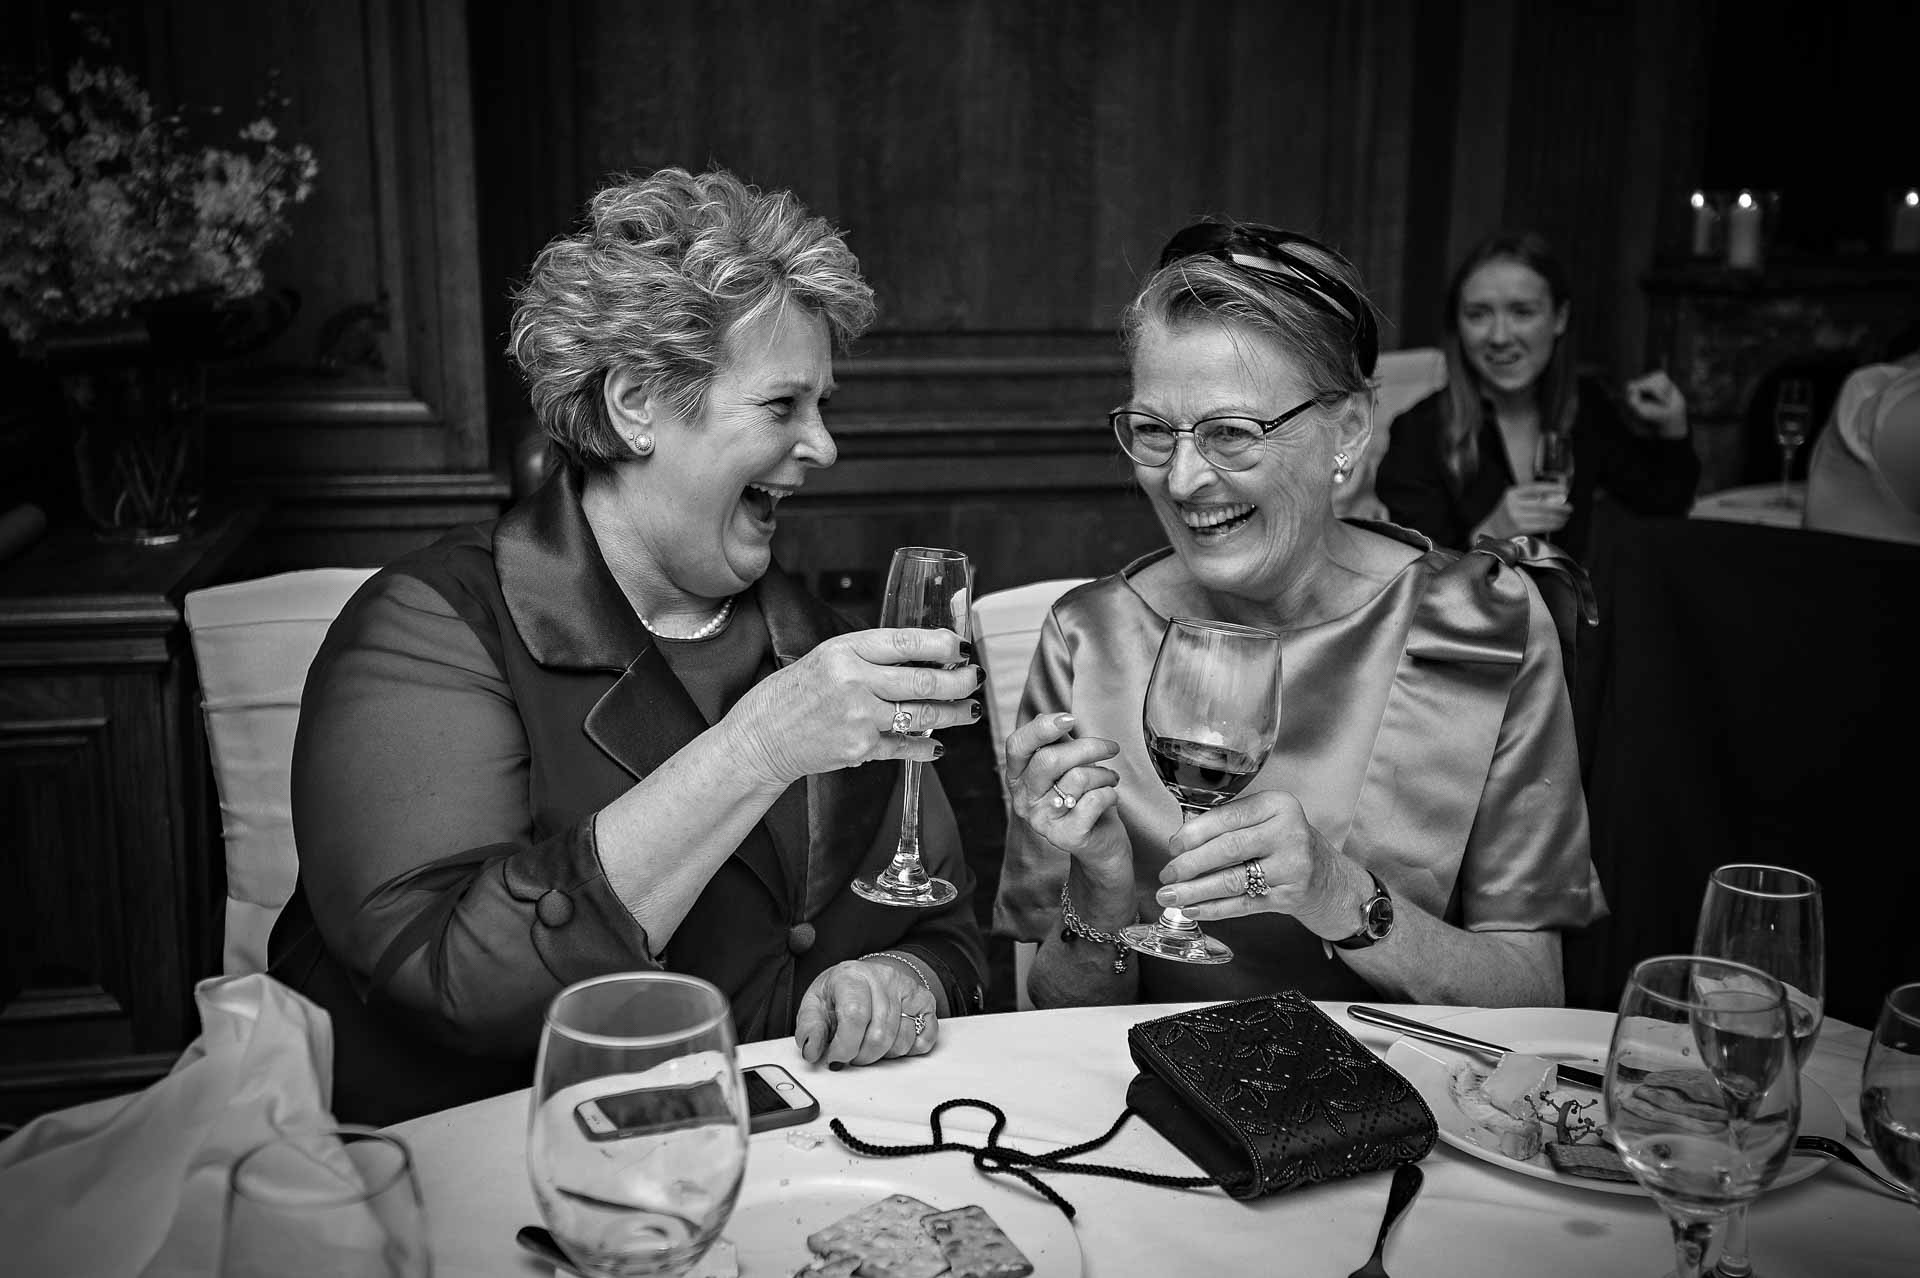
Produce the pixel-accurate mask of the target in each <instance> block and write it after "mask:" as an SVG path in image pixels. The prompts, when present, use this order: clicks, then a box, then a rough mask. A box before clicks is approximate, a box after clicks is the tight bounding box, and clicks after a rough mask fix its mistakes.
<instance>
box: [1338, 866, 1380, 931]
mask: <svg viewBox="0 0 1920 1278" xmlns="http://www.w3.org/2000/svg"><path fill="white" fill-rule="evenodd" d="M1367 876H1368V877H1369V878H1371V879H1372V880H1373V895H1372V896H1370V897H1368V898H1367V899H1366V901H1365V902H1363V903H1362V904H1361V906H1360V918H1361V922H1360V928H1359V930H1358V931H1356V932H1355V933H1354V934H1353V935H1352V936H1347V937H1342V938H1341V939H1340V940H1337V941H1335V942H1333V945H1334V948H1336V949H1342V950H1364V949H1366V948H1367V947H1368V946H1369V945H1372V944H1373V943H1374V942H1376V941H1382V940H1385V939H1386V937H1387V932H1388V931H1389V930H1391V929H1392V927H1393V916H1392V910H1393V894H1392V893H1391V892H1389V891H1387V885H1386V884H1384V883H1382V882H1381V881H1380V876H1379V875H1378V874H1375V873H1374V872H1373V871H1372V870H1368V871H1367ZM1383 900H1384V901H1385V902H1386V903H1387V911H1388V915H1387V925H1386V927H1385V928H1382V929H1381V930H1380V931H1379V932H1378V933H1377V934H1376V933H1375V931H1374V929H1373V917H1374V912H1375V908H1376V904H1375V903H1376V902H1379V901H1383Z"/></svg>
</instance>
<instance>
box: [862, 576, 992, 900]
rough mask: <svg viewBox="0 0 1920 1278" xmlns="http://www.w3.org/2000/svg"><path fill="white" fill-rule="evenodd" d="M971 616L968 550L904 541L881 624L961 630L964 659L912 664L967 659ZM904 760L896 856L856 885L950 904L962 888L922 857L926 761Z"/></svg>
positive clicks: (876, 893) (890, 896) (919, 732)
mask: <svg viewBox="0 0 1920 1278" xmlns="http://www.w3.org/2000/svg"><path fill="white" fill-rule="evenodd" d="M972 617H973V566H972V565H971V564H970V563H968V562H967V557H966V556H965V555H963V554H961V553H960V552H959V551H957V550H941V549H940V548H939V547H937V546H902V547H900V549H898V550H896V551H894V552H893V566H892V567H890V568H889V569H888V570H887V593H886V597H885V599H884V600H883V601H882V602H881V605H880V624H881V625H883V626H897V627H902V628H905V629H919V630H951V631H953V632H954V633H955V634H957V635H959V636H960V650H961V660H960V661H959V662H954V663H952V664H949V665H944V666H942V665H938V664H936V663H934V662H931V661H916V662H909V663H907V664H909V665H918V666H933V667H934V668H935V669H947V670H951V669H953V668H954V667H955V666H958V665H960V664H962V663H963V662H964V661H965V660H966V650H967V637H968V634H969V633H970V631H969V626H970V625H971V623H972ZM908 713H911V712H908ZM899 730H900V731H904V732H906V734H907V735H909V736H915V737H924V736H926V735H928V733H930V732H931V731H932V729H931V728H913V727H910V726H909V727H905V728H902V729H899ZM902 766H903V767H904V768H905V770H906V780H905V784H904V785H903V786H902V788H901V795H900V842H899V843H898V844H897V845H896V846H895V847H894V851H893V860H892V861H891V862H890V863H889V864H888V866H887V868H886V869H884V870H882V871H881V872H880V873H878V874H876V875H873V876H872V877H868V876H865V875H862V876H861V877H859V878H857V879H855V880H854V881H853V890H854V891H855V892H856V893H857V894H859V895H860V896H863V897H865V898H866V899H867V900H869V901H873V902H876V903H877V904H880V905H901V906H905V907H907V908H908V909H926V908H927V907H929V906H934V905H945V904H946V903H947V902H949V901H951V900H953V898H954V897H955V896H956V895H957V894H958V890H957V889H956V888H955V887H954V886H953V884H951V883H949V882H947V881H946V880H945V879H942V878H936V877H934V876H933V875H930V874H928V873H927V868H926V866H925V865H923V864H921V861H920V768H921V763H920V761H919V760H918V759H907V760H905V761H904V763H903V765H902Z"/></svg>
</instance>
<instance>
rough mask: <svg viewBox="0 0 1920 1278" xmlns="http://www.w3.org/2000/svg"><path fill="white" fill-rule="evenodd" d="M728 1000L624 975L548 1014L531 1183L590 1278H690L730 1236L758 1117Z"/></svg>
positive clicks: (589, 985) (664, 980)
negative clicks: (751, 1122) (638, 1277)
mask: <svg viewBox="0 0 1920 1278" xmlns="http://www.w3.org/2000/svg"><path fill="white" fill-rule="evenodd" d="M744 1097H745V1093H744V1089H743V1087H742V1085H741V1081H740V1071H739V1068H738V1067H737V1066H736V1064H735V1062H734V1054H733V1013H732V1010H731V1008H730V1007H729V1005H728V1003H727V998H726V995H724V994H722V993H721V992H720V991H719V990H718V989H716V988H715V987H714V986H712V985H710V984H708V983H707V982H706V981H703V980H700V979H699V978H698V977H692V976H681V975H678V974H676V973H673V972H663V971H643V972H617V973H614V974H612V975H609V976H600V977H594V978H592V979H589V980H585V981H580V982H577V983H575V984H573V985H569V986H568V987H567V988H566V989H564V990H561V991H560V992H559V993H558V994H556V995H555V996H554V998H553V1002H552V1003H551V1004H550V1005H549V1006H548V1008H547V1017H546V1024H545V1026H544V1027H543V1028H542V1031H541V1035H540V1053H539V1058H538V1062H537V1064H536V1065H535V1067H534V1078H533V1090H532V1098H531V1114H530V1119H529V1123H528V1128H527V1172H528V1176H529V1178H530V1179H531V1180H532V1182H533V1195H534V1198H535V1199H536V1200H537V1201H538V1203H539V1205H540V1214H541V1216H542V1217H544V1218H545V1220H546V1222H547V1227H548V1228H549V1229H550V1230H552V1232H553V1235H554V1237H555V1239H557V1240H558V1241H559V1243H560V1246H561V1247H562V1249H563V1250H565V1251H566V1253H567V1255H568V1257H569V1258H570V1259H571V1260H572V1262H573V1265H574V1267H575V1268H576V1269H578V1270H579V1271H580V1272H581V1273H583V1274H586V1275H589V1276H590V1278H602V1276H607V1278H611V1276H612V1275H616V1274H618V1275H628V1274H653V1275H660V1276H661V1278H670V1276H671V1275H677V1274H684V1273H686V1272H687V1271H688V1270H690V1269H692V1268H693V1266H694V1265H695V1264H697V1263H699V1260H700V1257H701V1256H703V1255H705V1254H706V1252H707V1249H708V1248H709V1247H711V1246H712V1245H713V1242H714V1240H715V1239H716V1238H718V1237H719V1236H720V1230H721V1228H722V1227H723V1226H725V1224H726V1222H727V1219H728V1217H729V1216H731V1215H732V1213H733V1204H734V1199H735V1197H736V1196H737V1195H738V1194H739V1192H740V1182H741V1178H742V1177H743V1176H744V1175H745V1173H746V1168H747V1106H746V1102H745V1099H744Z"/></svg>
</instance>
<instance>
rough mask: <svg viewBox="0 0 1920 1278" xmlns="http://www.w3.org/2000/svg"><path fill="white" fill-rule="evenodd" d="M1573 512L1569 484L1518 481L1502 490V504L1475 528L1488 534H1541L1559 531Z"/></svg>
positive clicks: (1513, 535)
mask: <svg viewBox="0 0 1920 1278" xmlns="http://www.w3.org/2000/svg"><path fill="white" fill-rule="evenodd" d="M1572 516H1573V503H1572V502H1570V501H1568V500H1567V489H1566V485H1565V484H1559V483H1537V484H1514V485H1512V486H1510V487H1509V488H1508V489H1507V490H1506V491H1505V492H1503V493H1501V494H1500V504H1499V505H1497V506H1495V507H1494V508H1493V510H1492V511H1491V512H1489V513H1488V515H1487V517H1486V518H1485V519H1483V520H1481V521H1480V526H1479V527H1478V528H1476V529H1474V532H1475V533H1476V534H1481V535H1485V536H1488V537H1501V538H1505V537H1518V536H1520V535H1522V534H1525V535H1527V536H1535V537H1537V536H1540V535H1542V534H1544V533H1556V532H1559V531H1560V530H1561V529H1562V528H1563V527H1565V526H1566V523H1567V520H1568V519H1570V518H1571V517H1572Z"/></svg>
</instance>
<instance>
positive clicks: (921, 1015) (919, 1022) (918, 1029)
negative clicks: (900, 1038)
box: [900, 1012, 927, 1038]
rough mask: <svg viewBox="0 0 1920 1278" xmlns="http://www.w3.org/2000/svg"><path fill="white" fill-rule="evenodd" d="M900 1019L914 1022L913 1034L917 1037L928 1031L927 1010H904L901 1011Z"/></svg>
mask: <svg viewBox="0 0 1920 1278" xmlns="http://www.w3.org/2000/svg"><path fill="white" fill-rule="evenodd" d="M900 1019H901V1020H903V1021H912V1022H913V1036H914V1037H915V1038H919V1037H920V1036H921V1035H922V1034H924V1033H926V1032H927V1013H925V1012H902V1013H900Z"/></svg>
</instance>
